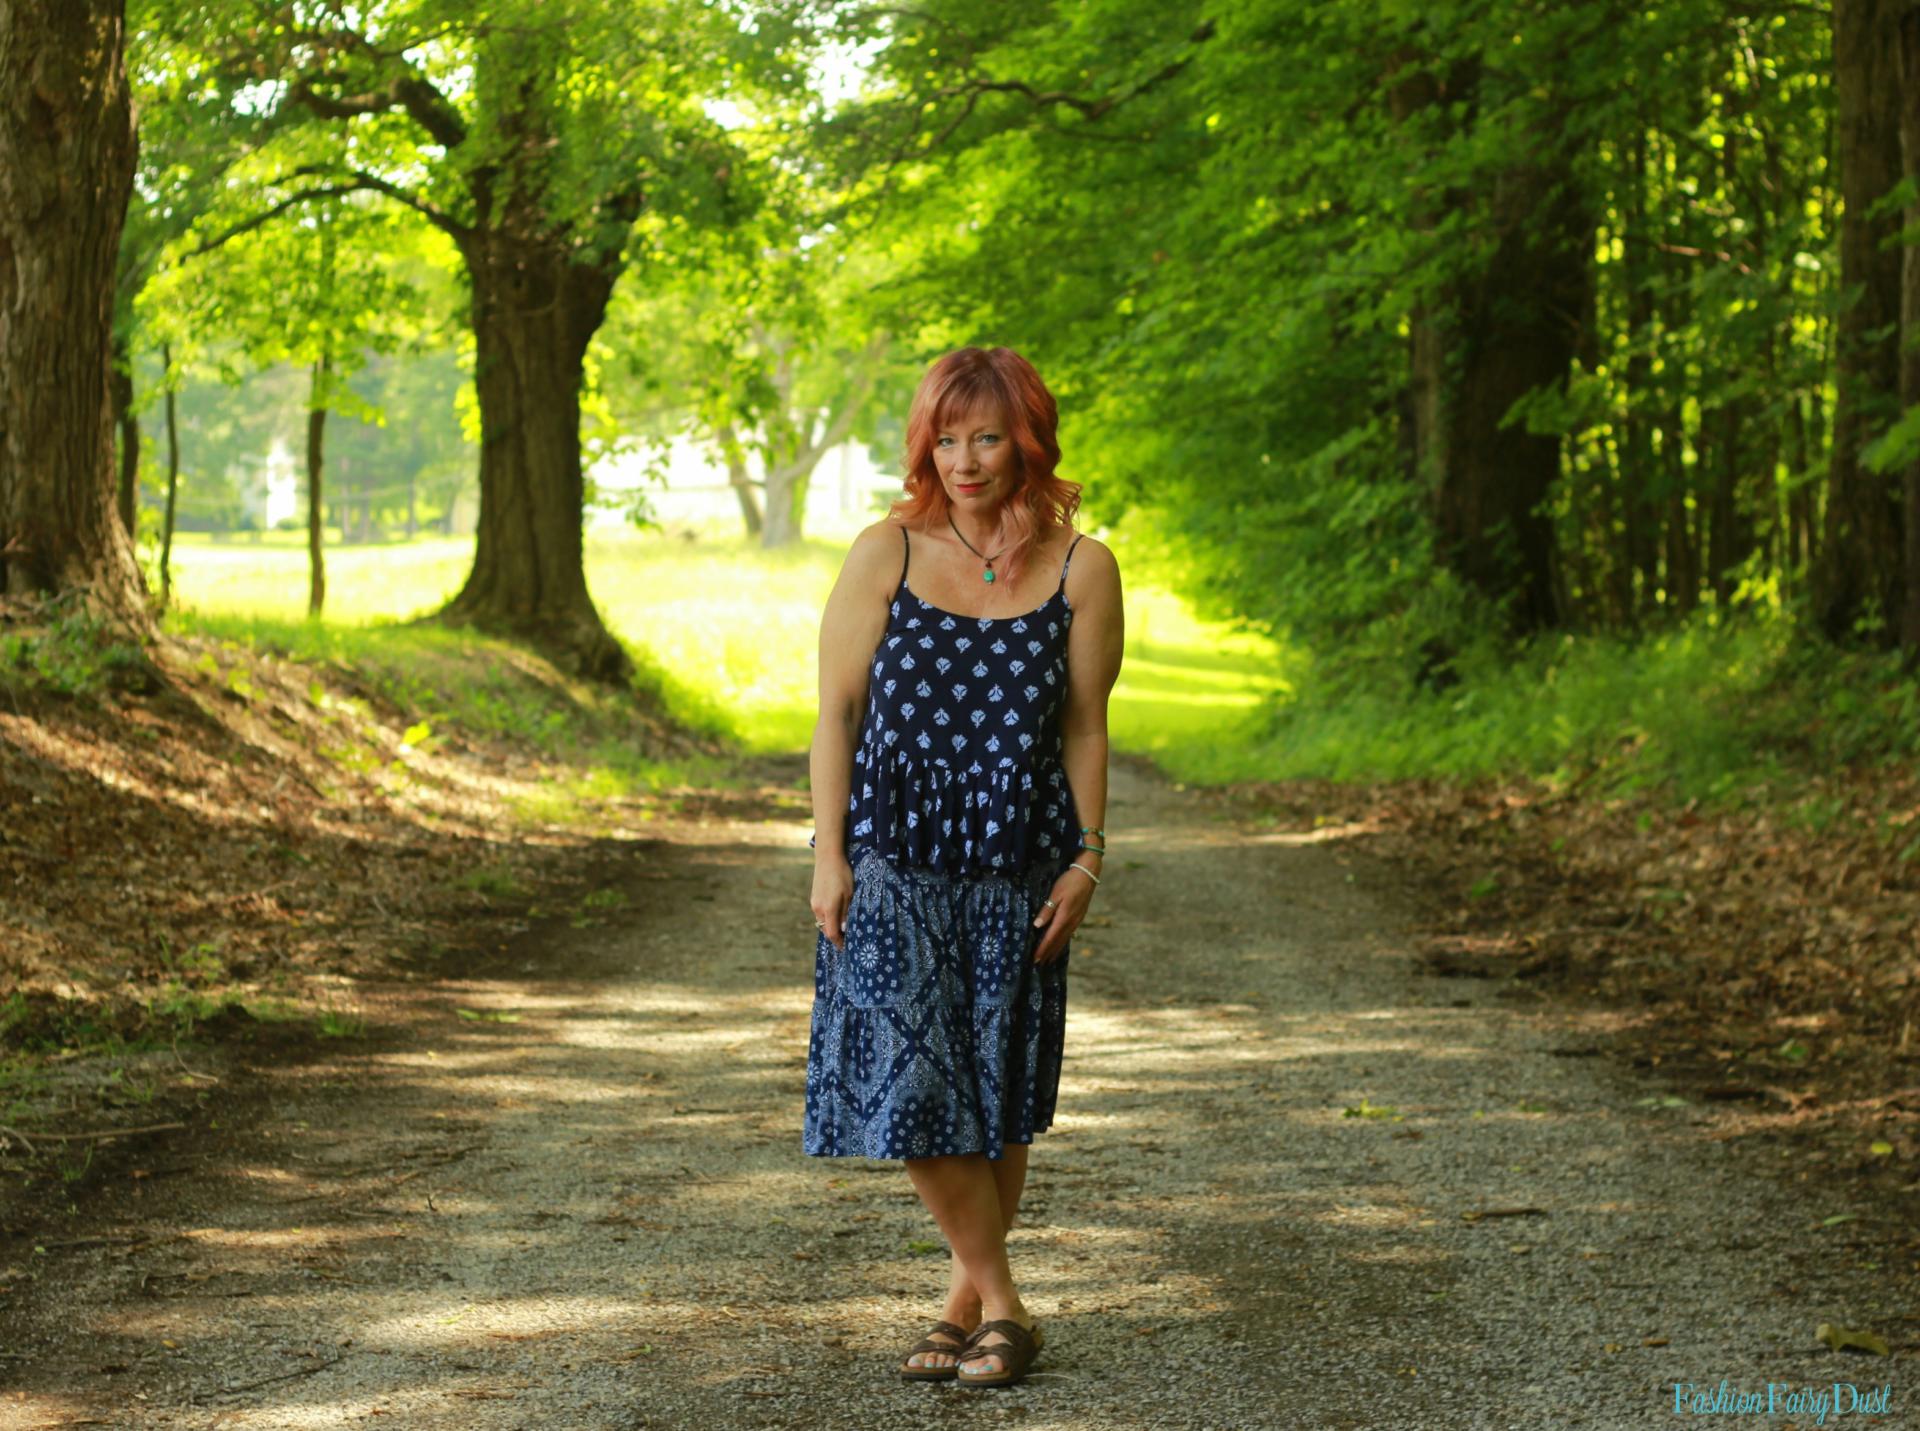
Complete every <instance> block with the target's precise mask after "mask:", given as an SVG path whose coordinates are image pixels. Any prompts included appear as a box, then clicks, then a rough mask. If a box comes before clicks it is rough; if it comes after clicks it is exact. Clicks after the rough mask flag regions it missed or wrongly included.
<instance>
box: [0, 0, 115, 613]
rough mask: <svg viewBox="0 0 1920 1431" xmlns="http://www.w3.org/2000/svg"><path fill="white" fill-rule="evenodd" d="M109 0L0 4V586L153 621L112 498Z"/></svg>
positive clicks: (112, 199)
mask: <svg viewBox="0 0 1920 1431" xmlns="http://www.w3.org/2000/svg"><path fill="white" fill-rule="evenodd" d="M124 43H125V7H124V0H9V3H7V4H5V5H3V6H0V594H9V595H24V594H27V593H37V592H49V593H55V592H67V591H73V592H77V593H81V600H82V602H83V604H85V605H86V606H88V607H90V608H91V609H92V610H93V611H94V612H95V613H96V614H98V615H100V616H103V617H105V618H107V619H109V620H112V621H114V622H116V623H118V624H120V625H122V626H123V627H125V628H128V629H131V630H133V631H135V632H138V633H141V634H145V633H148V632H150V631H151V629H152V620H151V617H150V616H149V614H148V612H147V609H146V602H145V583H144V582H143V580H142V578H141V575H140V568H139V565H138V563H137V562H136V561H135V560H134V555H133V543H132V541H131V539H130V538H129V537H128V535H127V530H126V527H125V526H124V525H123V524H122V523H121V521H120V520H119V517H118V515H117V513H116V511H115V490H114V489H115V474H114V461H113V405H112V399H111V392H110V389H111V383H110V375H111V372H112V367H113V360H112V346H113V292H114V273H115V264H116V262H117V259H118V256H119V247H120V230H121V226H122V224H123V223H124V222H125V219H126V210H127V197H128V194H129V193H130V192H131V190H132V185H133V169H134V154H135V148H134V143H135V141H134V131H133V116H132V109H131V105H130V101H129V96H128V90H127V72H126V65H125V59H124V53H123V46H124Z"/></svg>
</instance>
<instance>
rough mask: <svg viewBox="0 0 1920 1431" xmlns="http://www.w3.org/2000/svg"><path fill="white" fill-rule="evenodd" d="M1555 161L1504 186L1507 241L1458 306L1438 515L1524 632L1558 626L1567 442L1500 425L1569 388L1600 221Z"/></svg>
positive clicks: (1451, 562)
mask: <svg viewBox="0 0 1920 1431" xmlns="http://www.w3.org/2000/svg"><path fill="white" fill-rule="evenodd" d="M1546 143H1547V144H1548V145H1550V144H1551V143H1552V141H1546ZM1556 158H1557V156H1555V155H1554V154H1553V153H1552V152H1551V149H1550V148H1549V151H1548V152H1547V153H1546V154H1545V155H1543V156H1542V162H1539V163H1528V162H1526V161H1524V160H1521V161H1516V163H1515V164H1514V166H1513V167H1512V168H1510V169H1508V170H1507V171H1506V172H1505V173H1503V174H1501V175H1500V176H1499V177H1498V178H1497V179H1496V180H1495V181H1494V195H1493V200H1492V222H1493V224H1494V226H1495V228H1496V230H1497V231H1498V232H1499V234H1500V241H1499V243H1498V246H1497V247H1496V249H1495V251H1494V254H1493V257H1492V259H1491V260H1490V262H1489V263H1488V264H1487V267H1486V269H1485V271H1484V272H1483V273H1482V274H1480V275H1479V276H1478V277H1477V279H1476V280H1475V281H1474V282H1473V284H1472V285H1471V286H1470V289H1469V290H1468V292H1467V293H1466V294H1465V295H1463V302H1462V303H1461V306H1460V310H1459V323H1458V326H1457V328H1456V330H1455V341H1456V343H1457V346H1458V348H1459V352H1460V382H1459V386H1458V388H1457V389H1456V391H1455V394H1454V397H1453V400H1452V402H1451V404H1450V405H1449V406H1450V410H1449V413H1448V423H1447V426H1448V433H1447V438H1446V446H1447V454H1448V457H1447V465H1446V468H1445V470H1444V472H1443V474H1442V478H1441V489H1440V493H1439V505H1438V510H1437V516H1438V518H1439V552H1440V555H1441V559H1442V560H1443V561H1444V562H1445V563H1446V564H1447V565H1448V566H1450V567H1452V568H1453V570H1455V571H1456V572H1458V573H1459V574H1460V575H1461V576H1462V577H1463V578H1465V579H1466V580H1467V581H1468V582H1470V583H1471V584H1472V585H1474V586H1476V587H1478V588H1480V590H1482V591H1484V592H1485V593H1486V594H1487V595H1488V596H1489V597H1492V598H1494V599H1495V600H1497V601H1500V602H1502V603H1503V604H1504V605H1505V606H1506V609H1507V612H1508V619H1509V625H1510V627H1511V629H1512V630H1513V631H1514V632H1515V633H1516V634H1518V633H1525V632H1530V631H1537V630H1540V629H1542V628H1545V627H1548V626H1551V625H1553V624H1554V623H1555V622H1556V621H1557V620H1558V619H1559V611H1558V609H1557V608H1558V603H1557V602H1556V600H1555V597H1554V578H1553V570H1552V550H1553V521H1552V518H1551V517H1550V516H1549V515H1548V514H1547V512H1546V511H1545V510H1544V504H1545V502H1546V499H1547V496H1548V493H1549V492H1550V491H1551V489H1552V487H1553V484H1554V482H1555V481H1556V480H1557V479H1558V477H1559V475H1560V439H1559V438H1558V437H1557V436H1554V435H1552V434H1534V433H1530V432H1528V431H1527V430H1526V428H1525V425H1524V424H1522V423H1518V422H1516V423H1514V424H1512V425H1510V426H1503V425H1502V419H1503V418H1504V417H1505V416H1506V414H1507V410H1508V409H1509V408H1510V407H1511V406H1512V405H1513V403H1514V402H1515V401H1516V400H1518V399H1519V398H1520V397H1522V396H1523V395H1525V394H1526V393H1527V392H1528V391H1530V390H1531V389H1533V388H1535V387H1537V386H1539V385H1541V384H1542V383H1553V384H1563V383H1564V382H1565V381H1566V379H1567V376H1568V372H1569V369H1570V367H1571V365H1572V362H1573V359H1574V354H1575V350H1576V347H1577V344H1578V339H1579V321H1578V315H1579V314H1581V313H1583V312H1585V311H1587V307H1588V304H1587V301H1586V297H1585V292H1586V288H1587V285H1588V284H1589V283H1590V282H1591V270H1590V266H1589V265H1590V261H1591V251H1592V248H1593V221H1592V219H1591V217H1590V216H1589V215H1588V214H1587V212H1586V208H1585V205H1584V204H1583V203H1582V201H1581V198H1580V196H1579V195H1578V194H1577V193H1576V192H1575V190H1574V180H1573V178H1572V176H1571V175H1570V174H1569V173H1568V172H1567V169H1566V167H1565V166H1564V165H1562V164H1560V163H1558V162H1555V161H1556Z"/></svg>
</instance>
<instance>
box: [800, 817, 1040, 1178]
mask: <svg viewBox="0 0 1920 1431" xmlns="http://www.w3.org/2000/svg"><path fill="white" fill-rule="evenodd" d="M849 857H850V859H851V861H852V864H853V899H852V902H851V904H850V906H849V907H848V910H847V918H846V927H845V929H844V930H843V934H844V937H845V945H846V948H845V951H844V952H842V951H841V950H837V949H835V948H834V947H833V944H832V943H831V942H830V941H829V940H828V939H827V936H826V933H825V931H821V933H820V935H819V939H818V943H817V946H816V953H815V957H814V986H813V1024H812V1031H811V1034H810V1036H809V1039H808V1047H807V1109H806V1125H805V1131H804V1133H803V1136H802V1142H801V1148H802V1151H804V1152H805V1153H807V1154H809V1155H811V1156H814V1157H829V1158H836V1157H861V1158H927V1157H934V1156H937V1155H940V1154H944V1153H985V1154H986V1155H987V1157H989V1158H994V1159H998V1158H1000V1157H1001V1156H1003V1150H1004V1148H1005V1145H1006V1144H1008V1143H1030V1142H1032V1141H1033V1135H1034V1134H1035V1133H1039V1132H1044V1131H1045V1130H1046V1128H1047V1127H1048V1126H1049V1125H1050V1124H1051V1123H1052V1122H1053V1110H1054V1100H1055V1095H1056V1094H1057V1092H1058V1090H1059V1084H1060V1060H1061V1052H1062V1048H1063V1046H1064V1040H1065V1033H1066V1019H1067V964H1068V960H1069V957H1070V954H1071V946H1069V947H1068V948H1064V949H1062V950H1061V951H1060V953H1059V954H1058V955H1057V956H1055V958H1054V959H1052V960H1051V961H1049V962H1048V963H1046V964H1035V963H1034V962H1033V951H1034V949H1035V948H1036V947H1037V946H1038V944H1039V942H1040V937H1041V935H1043V934H1044V933H1045V931H1044V930H1042V929H1036V928H1035V927H1034V924H1033V920H1034V916H1035V915H1036V914H1038V913H1039V912H1040V908H1041V904H1042V902H1043V901H1044V900H1045V899H1046V898H1047V896H1048V895H1049V893H1051V891H1052V889H1053V885H1054V881H1055V879H1057V878H1058V876H1059V873H1060V871H1059V869H1058V868H1057V867H1055V866H1053V865H1036V866H1034V867H1032V868H1030V869H1029V870H1027V871H1026V872H1025V873H1024V874H1002V873H999V872H982V873H978V874H943V873H940V872H938V871H935V870H931V869H926V868H920V867H915V868H910V869H899V868H896V867H895V866H894V865H892V864H890V863H889V862H888V861H887V860H886V859H885V858H883V857H882V856H881V855H880V854H879V852H878V851H876V850H874V849H872V848H871V847H862V846H854V847H852V848H851V849H850V850H849Z"/></svg>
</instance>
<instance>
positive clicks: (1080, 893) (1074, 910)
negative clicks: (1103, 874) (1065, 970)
mask: <svg viewBox="0 0 1920 1431" xmlns="http://www.w3.org/2000/svg"><path fill="white" fill-rule="evenodd" d="M1096 873H1097V871H1096ZM1047 898H1048V899H1050V900H1052V901H1053V908H1051V909H1049V908H1047V906H1046V905H1044V904H1043V905H1041V906H1040V911H1039V913H1038V914H1036V915H1035V916H1034V920H1033V923H1034V927H1035V928H1036V929H1040V930H1042V931H1044V932H1043V933H1042V934H1041V936H1040V942H1039V943H1038V944H1036V945H1035V946H1034V950H1033V962H1034V963H1036V964H1048V963H1051V962H1052V961H1053V960H1054V959H1056V958H1058V957H1059V955H1060V951H1061V950H1062V949H1064V948H1066V947H1067V941H1068V940H1069V939H1071V938H1073V931H1074V930H1076V929H1078V928H1079V927H1080V921H1081V920H1082V919H1085V918H1086V917H1087V906H1088V905H1089V904H1091V903H1092V902H1093V881H1092V880H1090V879H1088V878H1087V877H1086V876H1085V875H1083V874H1076V873H1074V871H1072V870H1062V871H1061V872H1060V877H1059V878H1058V879H1056V880H1055V881H1054V882H1053V888H1052V889H1051V890H1050V891H1048V894H1047Z"/></svg>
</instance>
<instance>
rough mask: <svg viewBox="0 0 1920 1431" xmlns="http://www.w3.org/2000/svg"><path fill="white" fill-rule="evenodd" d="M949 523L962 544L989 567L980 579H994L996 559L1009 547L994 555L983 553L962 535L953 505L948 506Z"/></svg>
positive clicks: (981, 574)
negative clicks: (954, 517) (955, 519)
mask: <svg viewBox="0 0 1920 1431" xmlns="http://www.w3.org/2000/svg"><path fill="white" fill-rule="evenodd" d="M947 525H948V526H950V527H952V528H953V534H954V535H955V536H956V537H959V538H960V544H961V545H962V546H964V547H965V548H966V549H967V550H968V551H970V552H972V553H973V554H974V555H975V556H977V557H979V558H980V560H981V561H983V562H985V563H986V564H987V569H986V570H985V571H983V572H981V573H980V580H982V581H985V582H991V581H993V580H994V579H995V578H994V574H993V564H994V563H995V562H996V561H998V560H1000V558H1001V557H1003V556H1005V555H1006V554H1007V549H1006V548H1005V547H1002V548H1000V550H999V551H997V552H995V553H994V554H993V555H992V556H983V555H981V551H980V548H978V547H976V546H975V545H974V544H973V543H972V542H970V541H968V540H967V539H966V537H964V536H962V535H961V532H960V526H959V524H958V523H957V522H955V521H954V520H953V508H951V507H949V508H947Z"/></svg>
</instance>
